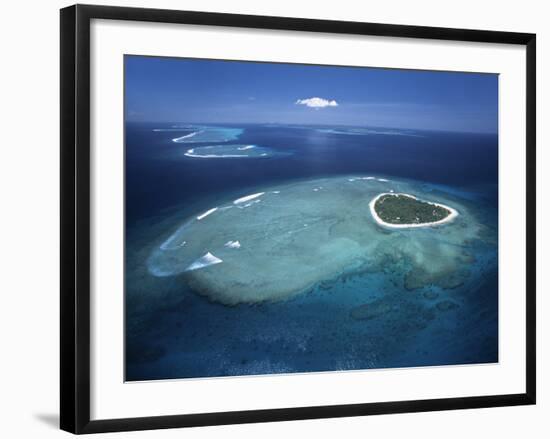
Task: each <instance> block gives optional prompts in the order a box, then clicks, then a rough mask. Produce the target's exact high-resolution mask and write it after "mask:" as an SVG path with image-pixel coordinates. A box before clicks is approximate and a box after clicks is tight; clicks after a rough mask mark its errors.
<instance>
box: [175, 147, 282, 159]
mask: <svg viewBox="0 0 550 439" xmlns="http://www.w3.org/2000/svg"><path fill="white" fill-rule="evenodd" d="M184 155H185V156H186V157H191V158H201V159H228V158H229V159H231V158H233V159H246V158H269V157H283V156H287V155H289V154H288V153H285V152H280V151H275V150H273V149H271V148H266V147H263V146H257V145H246V144H242V145H240V144H239V145H226V144H224V145H207V146H198V147H195V148H190V149H188V150H187V151H186V152H185V154H184Z"/></svg>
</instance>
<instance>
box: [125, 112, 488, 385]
mask: <svg viewBox="0 0 550 439" xmlns="http://www.w3.org/2000/svg"><path fill="white" fill-rule="evenodd" d="M174 125H176V124H175V123H166V124H160V123H127V124H126V127H125V130H126V131H125V134H126V148H125V154H126V160H125V163H126V169H125V200H126V201H125V202H126V205H125V212H126V217H125V221H126V246H125V250H126V256H125V258H126V272H125V285H126V292H125V297H126V300H125V304H126V307H125V309H126V311H125V312H126V315H125V327H126V334H125V341H126V379H127V380H130V381H132V380H151V379H172V378H197V377H215V376H228V375H249V374H265V373H293V372H317V371H333V370H348V369H368V368H387V367H415V366H443V365H453V364H474V363H475V364H477V363H490V362H497V361H498V262H497V261H498V258H497V256H498V251H497V250H498V249H497V246H496V244H493V245H482V244H479V245H478V246H477V247H476V255H475V264H474V266H473V267H470V268H471V270H472V273H471V275H470V276H469V277H468V279H467V280H466V281H465V282H464V284H463V285H461V286H459V287H458V288H453V289H443V288H440V287H438V286H427V287H424V288H421V289H418V290H412V291H411V290H406V289H405V288H404V287H403V285H402V282H401V281H400V279H401V278H402V273H400V272H399V270H397V271H396V270H394V271H392V272H391V273H387V272H382V273H371V274H369V275H368V276H342V277H341V279H338V282H336V283H332V284H331V285H330V286H329V287H327V286H326V285H319V286H317V287H315V288H314V289H312V291H311V292H308V293H306V294H301V295H298V296H295V297H293V298H291V299H288V300H285V301H281V302H276V303H261V304H255V305H237V306H224V305H221V304H218V303H214V302H210V301H209V300H208V299H207V298H205V297H204V296H201V295H198V294H196V293H195V292H194V291H192V290H191V289H190V288H189V287H187V285H186V284H185V282H183V281H182V279H181V278H179V277H178V276H174V277H165V278H153V276H152V275H151V274H149V273H148V272H147V269H146V267H145V265H146V259H147V257H148V255H149V253H150V251H151V248H152V247H153V246H154V245H158V242H159V240H160V239H161V238H162V237H163V236H164V237H165V236H167V235H169V234H170V232H171V231H173V229H174V227H176V226H177V224H176V223H175V222H174V221H175V220H174V217H178V216H185V214H187V215H194V214H196V213H197V212H202V211H204V210H205V209H207V208H208V207H209V206H211V205H213V204H212V203H213V202H215V201H217V200H227V199H231V197H233V196H234V194H236V193H242V191H243V190H245V189H246V190H247V191H250V193H253V192H254V188H255V187H258V186H267V185H276V184H279V183H286V182H289V181H293V180H297V179H308V178H315V177H327V176H338V175H350V174H354V173H368V174H373V175H379V176H389V177H390V178H396V179H398V178H401V179H406V180H416V181H419V182H423V183H424V184H427V185H431V186H432V187H433V188H444V190H445V191H446V192H448V193H451V194H453V195H454V196H456V197H457V199H460V200H461V202H463V203H467V204H468V206H469V207H470V208H471V209H472V210H473V211H475V213H476V215H477V217H478V218H480V221H481V222H483V223H484V224H487V225H488V226H489V227H491V228H492V230H493V231H494V233H495V234H496V233H497V231H498V230H497V227H498V137H497V135H492V134H468V133H451V132H435V131H429V132H428V131H411V130H407V131H401V132H400V131H399V130H393V131H392V133H389V132H387V131H384V130H383V129H380V130H379V131H375V132H374V133H372V132H371V133H365V134H353V135H349V134H342V133H341V132H339V131H338V130H339V129H340V128H339V127H313V126H310V127H299V126H283V125H239V126H238V128H242V129H244V131H243V133H242V134H241V135H240V136H239V138H238V140H230V141H228V142H226V143H228V144H231V143H234V144H255V145H261V146H263V147H268V148H271V149H272V150H274V151H279V152H288V153H289V154H288V155H281V156H277V157H269V158H261V159H253V158H245V159H238V158H237V159H223V158H219V159H216V158H213V159H201V158H190V157H186V156H185V155H184V154H185V151H186V150H188V149H189V148H192V147H196V146H201V144H200V143H194V144H182V143H176V142H173V141H172V139H174V138H175V137H177V136H180V135H182V134H180V133H178V132H176V131H169V129H173V128H172V127H173V126H174ZM218 126H219V125H218ZM234 126H235V125H232V127H234ZM162 129H167V130H166V131H159V130H162ZM342 129H344V130H345V128H342ZM155 130H156V131H155ZM185 132H186V131H185V130H184V129H182V131H181V133H183V134H185ZM403 134H404V135H403ZM205 144H210V143H205ZM144 285H146V286H147V287H146V288H145V287H144ZM358 292H361V295H358ZM380 300H384V301H387V302H388V303H390V304H391V306H390V307H389V308H388V309H391V310H392V311H391V312H388V313H381V314H380V315H379V316H376V317H375V318H372V319H368V320H355V319H352V318H350V311H351V310H352V309H354V307H357V306H360V305H361V304H363V303H368V302H376V301H380ZM440 303H447V304H448V303H452V306H445V305H438V304H440Z"/></svg>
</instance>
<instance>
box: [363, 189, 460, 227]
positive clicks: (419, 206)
mask: <svg viewBox="0 0 550 439" xmlns="http://www.w3.org/2000/svg"><path fill="white" fill-rule="evenodd" d="M374 209H375V211H376V214H377V215H378V217H379V218H380V219H381V220H382V221H384V222H385V223H389V224H425V223H434V222H437V221H441V220H443V219H445V218H446V217H448V216H449V215H450V214H451V211H450V210H449V209H445V208H444V207H442V206H438V205H435V204H431V203H427V202H425V201H421V200H418V199H416V198H414V197H411V196H408V195H401V194H385V195H382V196H381V197H380V198H378V199H377V200H376V203H375V204H374Z"/></svg>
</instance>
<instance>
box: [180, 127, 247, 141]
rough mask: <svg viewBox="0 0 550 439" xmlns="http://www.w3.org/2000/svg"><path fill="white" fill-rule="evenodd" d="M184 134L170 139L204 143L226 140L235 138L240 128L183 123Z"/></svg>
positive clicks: (239, 133) (240, 131)
mask: <svg viewBox="0 0 550 439" xmlns="http://www.w3.org/2000/svg"><path fill="white" fill-rule="evenodd" d="M184 129H186V130H188V131H189V132H187V133H186V134H184V135H183V136H180V137H176V138H174V139H172V142H174V143H204V142H216V143H217V142H228V141H230V140H235V139H237V138H238V137H239V136H240V135H241V134H242V133H243V131H244V130H243V129H241V128H226V127H215V126H203V125H185V126H184Z"/></svg>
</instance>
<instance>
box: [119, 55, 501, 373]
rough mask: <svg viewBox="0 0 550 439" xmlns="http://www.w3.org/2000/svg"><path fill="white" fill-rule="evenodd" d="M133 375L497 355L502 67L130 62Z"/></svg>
mask: <svg viewBox="0 0 550 439" xmlns="http://www.w3.org/2000/svg"><path fill="white" fill-rule="evenodd" d="M120 123H123V124H124V203H125V206H124V212H125V220H124V266H125V268H124V313H125V316H124V319H125V320H124V343H125V346H124V350H125V352H124V368H125V371H124V375H125V381H127V382H131V381H150V380H167V379H200V378H222V377H237V376H239V377H242V376H250V375H266V374H295V373H308V374H310V373H334V372H338V373H342V372H350V373H351V372H354V371H364V370H370V369H389V368H413V367H448V366H457V365H463V366H465V365H473V364H476V365H480V364H488V363H498V362H499V325H498V322H499V313H498V310H499V284H498V271H499V265H498V254H499V246H498V231H499V206H498V204H499V203H498V202H499V197H498V195H499V184H498V183H499V179H498V177H499V172H498V170H499V136H498V131H499V75H498V74H497V73H486V72H484V73H478V72H454V71H453V72H451V71H432V70H408V69H389V68H377V67H376V66H365V67H363V66H341V65H313V64H298V63H283V62H258V61H253V60H223V59H199V58H177V57H161V56H145V55H141V54H136V55H133V54H126V55H124V120H123V121H121V122H120Z"/></svg>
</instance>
